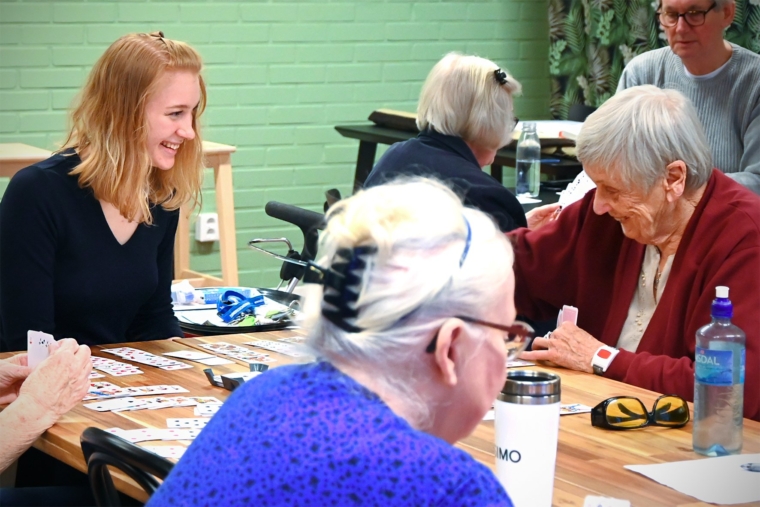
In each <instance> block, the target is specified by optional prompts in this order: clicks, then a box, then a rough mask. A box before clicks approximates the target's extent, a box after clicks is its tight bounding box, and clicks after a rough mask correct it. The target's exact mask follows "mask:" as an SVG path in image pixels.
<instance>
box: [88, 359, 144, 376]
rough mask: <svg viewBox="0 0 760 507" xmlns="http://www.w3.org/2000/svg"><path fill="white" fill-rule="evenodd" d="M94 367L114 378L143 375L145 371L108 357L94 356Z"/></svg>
mask: <svg viewBox="0 0 760 507" xmlns="http://www.w3.org/2000/svg"><path fill="white" fill-rule="evenodd" d="M91 360H92V367H93V368H95V369H97V370H100V371H102V372H104V373H106V374H108V375H111V376H114V377H123V376H125V375H142V374H143V371H142V370H140V369H139V368H138V367H136V366H133V365H131V364H128V363H121V362H119V361H114V360H113V359H108V358H106V357H99V356H92V358H91Z"/></svg>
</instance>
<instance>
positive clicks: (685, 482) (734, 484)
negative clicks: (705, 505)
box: [625, 454, 760, 505]
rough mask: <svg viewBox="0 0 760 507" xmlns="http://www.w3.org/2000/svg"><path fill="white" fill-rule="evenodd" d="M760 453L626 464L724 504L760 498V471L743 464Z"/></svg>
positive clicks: (753, 460)
mask: <svg viewBox="0 0 760 507" xmlns="http://www.w3.org/2000/svg"><path fill="white" fill-rule="evenodd" d="M746 463H760V454H738V455H734V456H721V457H718V458H701V459H695V460H690V461H676V462H673V463H658V464H656V465H626V466H625V468H627V469H628V470H631V471H633V472H636V473H639V474H641V475H644V476H646V477H649V478H650V479H652V480H654V481H657V482H659V483H660V484H663V485H665V486H668V487H669V488H673V489H675V490H676V491H680V492H681V493H684V494H686V495H689V496H693V497H694V498H696V499H698V500H701V501H703V502H710V503H717V504H721V505H733V504H737V503H749V502H760V472H750V471H748V470H745V469H743V468H742V465H744V464H746Z"/></svg>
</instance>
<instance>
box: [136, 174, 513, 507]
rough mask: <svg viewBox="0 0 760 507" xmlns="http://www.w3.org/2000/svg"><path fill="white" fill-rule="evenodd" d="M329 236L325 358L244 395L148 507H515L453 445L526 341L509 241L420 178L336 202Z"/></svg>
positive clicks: (325, 245)
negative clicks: (199, 506)
mask: <svg viewBox="0 0 760 507" xmlns="http://www.w3.org/2000/svg"><path fill="white" fill-rule="evenodd" d="M321 241H322V243H321V247H320V251H321V252H323V257H322V258H321V260H319V265H320V266H322V267H321V268H320V270H322V271H323V272H325V287H326V288H325V289H322V287H316V293H312V294H310V295H309V296H308V297H307V305H306V311H307V313H308V314H309V315H310V328H311V330H310V334H309V338H308V340H309V341H308V343H309V344H310V345H311V347H312V349H313V351H314V353H315V355H316V356H317V358H318V359H317V361H316V362H313V363H309V364H301V365H293V366H282V367H278V368H274V369H271V370H269V371H267V372H266V373H264V374H262V375H261V376H259V377H257V378H256V379H253V380H252V381H250V382H248V383H246V384H244V385H243V386H242V387H241V388H239V389H237V390H236V391H235V393H234V394H233V395H232V396H231V397H230V399H229V400H228V401H227V402H226V403H225V404H224V406H223V407H222V409H221V410H220V411H219V413H218V414H217V415H216V416H215V417H214V418H213V419H212V420H211V422H209V424H208V426H206V428H205V429H204V430H203V432H202V433H201V434H200V436H199V437H198V438H197V439H196V440H195V442H194V443H193V444H192V445H191V446H190V448H189V449H188V451H187V453H186V454H185V455H184V457H183V458H182V459H181V460H180V462H179V463H178V464H177V466H176V467H175V468H174V470H172V472H171V474H170V475H169V477H168V478H167V480H166V482H164V484H163V485H162V487H161V488H160V489H159V490H158V492H157V493H156V494H155V495H154V496H153V498H152V499H151V501H150V503H149V505H150V506H151V507H155V506H160V505H190V504H193V503H194V502H195V500H197V499H198V498H202V499H204V501H207V502H213V503H214V504H216V505H260V506H265V505H354V504H363V505H388V506H392V505H511V502H510V501H509V498H508V497H507V495H506V493H505V492H504V489H503V488H502V487H501V486H500V485H499V483H498V481H497V480H496V479H495V477H494V476H493V474H492V473H491V471H490V470H489V469H488V468H486V467H485V466H483V465H481V464H478V463H477V462H475V461H474V460H473V459H472V458H471V457H470V456H469V455H468V454H466V453H464V452H463V451H461V450H459V449H456V448H454V447H452V446H451V444H452V443H454V442H456V441H457V440H459V439H461V438H463V437H465V436H466V435H468V434H469V433H470V432H471V431H472V430H473V429H474V428H475V426H476V425H477V424H478V423H479V422H480V420H481V419H482V417H483V415H484V414H485V412H486V411H487V410H488V409H489V407H490V406H491V403H492V402H493V400H494V398H495V397H496V395H497V393H498V392H499V390H500V389H501V387H502V385H503V383H504V377H505V369H504V365H505V359H506V358H507V357H508V350H511V351H512V353H513V354H512V355H514V354H516V353H517V352H518V351H519V350H520V349H521V344H522V343H524V341H525V337H526V331H525V329H524V328H522V327H518V326H514V325H512V321H513V319H514V317H515V309H514V305H513V291H514V275H513V273H512V266H511V262H510V260H509V259H511V258H512V249H511V247H510V245H509V243H508V241H507V239H506V237H505V236H504V235H503V234H502V233H501V232H500V231H499V230H498V229H497V228H496V227H495V225H494V223H493V221H492V220H491V219H490V218H488V217H487V216H486V215H484V214H483V213H482V212H480V211H477V210H474V209H470V208H465V207H463V206H462V204H461V201H460V200H459V199H458V198H457V196H456V195H455V194H454V193H453V192H452V191H451V190H449V189H448V188H445V187H444V186H443V185H441V184H434V183H432V182H429V181H428V182H426V181H415V182H407V183H398V184H388V185H383V186H379V187H376V188H371V189H368V190H365V191H362V192H360V193H358V194H357V195H355V196H353V197H351V198H349V199H346V200H343V201H340V202H338V204H337V205H335V206H333V207H332V208H331V209H330V213H329V214H328V221H327V226H326V230H325V231H324V234H323V236H322V238H321ZM505 259H506V262H504V260H505Z"/></svg>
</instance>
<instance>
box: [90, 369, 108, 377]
mask: <svg viewBox="0 0 760 507" xmlns="http://www.w3.org/2000/svg"><path fill="white" fill-rule="evenodd" d="M104 377H105V375H103V374H102V373H98V372H96V371H95V370H92V371H91V372H90V378H104Z"/></svg>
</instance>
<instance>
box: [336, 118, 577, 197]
mask: <svg viewBox="0 0 760 507" xmlns="http://www.w3.org/2000/svg"><path fill="white" fill-rule="evenodd" d="M335 130H337V131H338V133H340V135H342V136H343V137H348V138H351V139H358V140H359V153H358V155H357V158H356V170H355V172H354V192H356V191H357V190H358V189H360V188H362V186H363V185H364V182H365V181H366V179H367V176H369V173H370V171H372V167H374V165H375V154H376V153H377V145H378V143H380V144H393V143H397V142H400V141H406V140H408V139H411V138H413V137H417V134H418V133H419V132H412V131H409V130H402V129H396V128H390V127H381V126H379V125H372V124H364V125H338V126H336V127H335ZM541 146H542V147H544V148H547V147H557V148H560V147H563V146H575V142H574V141H571V140H569V139H543V138H542V139H541ZM546 157H547V159H548V158H550V157H553V155H546ZM516 161H517V141H516V140H513V142H512V143H510V144H509V145H508V146H505V147H504V148H502V149H500V150H499V151H497V152H496V157H495V158H494V161H493V164H491V176H493V177H494V178H496V179H497V180H499V181H502V176H503V167H504V166H509V167H514V166H515V164H516ZM581 169H582V166H581V164H580V163H579V162H578V161H577V160H574V159H572V158H560V159H559V162H552V163H548V162H547V163H542V164H541V172H542V173H544V174H548V175H550V176H555V177H560V178H574V177H575V176H576V175H577V174H578V173H579V172H581Z"/></svg>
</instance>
